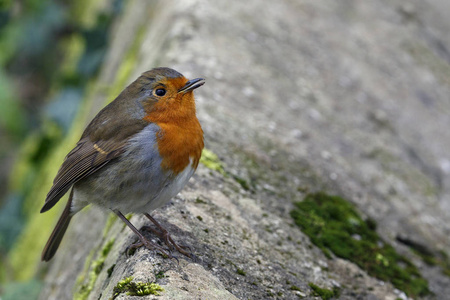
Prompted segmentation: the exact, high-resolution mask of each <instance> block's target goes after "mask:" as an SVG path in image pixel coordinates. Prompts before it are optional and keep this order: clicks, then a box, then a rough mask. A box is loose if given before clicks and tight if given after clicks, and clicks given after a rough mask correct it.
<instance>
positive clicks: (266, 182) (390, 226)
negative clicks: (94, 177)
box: [41, 0, 450, 299]
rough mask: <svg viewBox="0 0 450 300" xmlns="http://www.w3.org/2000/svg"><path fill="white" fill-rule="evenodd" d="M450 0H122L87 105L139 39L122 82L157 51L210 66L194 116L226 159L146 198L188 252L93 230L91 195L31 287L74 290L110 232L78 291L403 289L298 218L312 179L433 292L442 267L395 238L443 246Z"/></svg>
mask: <svg viewBox="0 0 450 300" xmlns="http://www.w3.org/2000/svg"><path fill="white" fill-rule="evenodd" d="M163 3H164V5H162V4H163ZM449 8H450V7H449V4H448V1H444V0H441V1H438V0H427V1H419V0H415V1H408V2H407V3H405V2H404V1H397V0H394V1H385V0H384V1H356V0H354V1H350V0H346V1H332V0H328V1H316V0H305V1H290V0H281V1H256V0H250V1H226V2H225V1H221V2H217V1H216V2H212V1H201V0H191V1H182V3H180V2H175V1H153V2H150V1H144V0H135V1H129V2H128V4H127V8H126V9H125V11H124V15H123V16H122V18H121V19H120V20H118V21H117V24H116V26H115V30H114V32H113V37H112V42H111V47H110V52H109V54H108V56H107V60H106V61H105V66H104V68H103V71H102V72H101V74H100V76H99V78H98V82H97V86H96V88H95V89H94V90H95V91H94V93H93V96H92V99H93V100H94V105H93V112H92V114H95V111H96V110H98V109H99V108H100V107H101V106H102V105H103V103H104V101H106V99H105V97H106V95H105V93H104V91H103V90H102V87H104V86H105V85H108V83H111V82H116V81H117V78H118V77H120V76H123V74H124V73H123V72H125V71H124V68H125V67H123V64H124V63H125V62H124V60H125V58H126V56H127V53H129V52H130V51H132V50H133V49H132V45H133V41H134V40H136V39H137V38H139V39H140V40H139V43H138V44H137V50H136V51H135V55H134V56H133V57H132V60H128V61H127V62H126V63H127V68H128V69H126V68H125V69H126V70H128V71H127V72H128V73H127V76H126V82H123V83H122V86H121V87H120V89H121V88H122V87H123V86H124V85H125V84H127V83H128V82H131V81H132V80H134V78H135V77H137V76H138V75H139V74H140V73H142V72H143V71H145V70H147V69H150V68H152V67H155V66H170V67H172V68H175V69H177V70H179V71H180V72H182V73H183V74H184V75H185V76H187V77H192V76H196V77H200V76H201V77H204V78H206V80H207V83H206V84H205V86H204V87H202V88H201V89H199V90H198V92H196V98H197V103H198V116H199V119H200V121H201V123H202V125H203V129H204V131H205V138H206V147H207V148H208V149H210V150H212V151H213V152H214V153H216V154H217V155H218V157H219V158H220V160H221V162H222V164H223V166H224V169H225V171H226V173H227V174H228V175H227V176H224V175H223V174H221V173H220V172H218V171H214V170H210V169H208V168H206V167H205V166H204V165H200V167H199V170H198V172H197V173H196V175H195V176H194V178H193V179H192V180H191V182H190V184H189V186H188V187H187V188H185V189H184V190H183V191H182V192H181V193H180V195H179V196H177V197H176V198H175V199H174V201H173V202H172V203H171V204H170V205H168V206H166V207H164V208H162V209H158V210H157V211H155V212H154V213H153V215H154V216H155V218H157V219H158V220H160V221H161V222H162V224H163V225H165V226H167V228H168V229H169V231H170V232H171V233H172V234H173V237H174V238H175V239H176V240H180V241H183V243H184V244H186V245H189V246H190V247H191V249H192V252H193V253H194V254H195V255H196V256H197V257H198V260H197V261H196V262H195V261H192V260H190V259H185V258H184V257H179V263H177V262H176V261H175V260H167V259H162V258H161V257H160V256H157V255H155V254H154V253H151V252H150V251H147V250H144V249H140V250H138V251H137V252H136V253H135V254H134V255H133V256H130V257H126V255H125V254H124V251H125V249H126V247H127V246H128V245H129V244H130V243H131V242H133V241H134V240H135V238H134V236H133V234H132V233H131V231H129V230H128V229H127V228H124V227H123V225H122V224H121V223H120V222H119V221H116V222H114V224H113V225H112V227H111V228H110V229H109V230H108V232H107V233H106V234H104V235H102V230H103V224H105V222H106V219H107V215H106V214H105V213H102V212H100V211H99V210H97V209H95V208H93V209H90V210H88V211H86V212H82V213H80V214H79V215H77V216H76V217H75V218H74V219H73V224H71V227H70V228H69V234H68V236H67V237H66V239H65V241H64V243H63V245H62V248H61V249H60V252H59V253H58V254H57V256H56V257H55V259H54V261H53V262H52V263H51V264H50V265H49V271H48V275H47V284H46V287H45V289H44V290H43V292H42V294H41V299H71V297H72V296H71V295H72V294H73V292H77V291H78V290H79V288H80V282H83V280H82V279H83V278H82V277H80V274H89V270H92V261H95V260H96V259H97V258H98V257H99V256H98V255H99V253H100V251H99V250H100V249H102V247H104V245H105V243H106V242H107V241H108V240H110V239H111V238H115V242H114V244H113V247H112V249H111V252H110V253H109V254H108V255H107V257H106V259H105V262H104V266H103V268H102V270H101V271H100V272H99V274H98V277H97V278H96V280H95V282H94V283H93V286H92V290H91V292H90V293H89V296H88V298H87V299H110V298H111V297H112V295H113V288H114V286H115V285H116V284H117V282H118V281H119V280H121V279H123V278H125V277H128V276H134V277H135V280H139V281H155V280H156V282H157V283H158V284H160V285H161V286H162V287H163V288H164V292H162V293H161V296H147V297H148V298H149V299H152V298H158V299H160V298H161V299H165V298H167V299H174V298H175V299H186V298H190V299H234V298H239V299H266V298H279V299H281V298H284V299H298V298H299V297H306V298H308V299H313V298H314V296H313V292H312V290H311V289H310V288H309V286H308V283H310V282H312V283H314V284H316V285H318V286H320V287H323V288H333V287H334V286H337V287H340V288H341V296H340V299H396V298H399V297H400V298H402V297H405V295H404V294H402V292H401V291H398V290H396V289H395V288H393V287H392V285H391V284H390V283H387V282H380V281H379V280H377V279H375V278H372V277H370V276H368V275H367V273H366V272H364V271H363V270H361V269H360V268H358V267H357V266H355V265H354V264H352V263H350V262H348V261H344V260H340V259H337V258H333V259H327V258H326V257H325V256H324V255H323V253H322V252H321V251H320V250H319V249H317V248H316V247H314V246H313V245H312V244H311V243H310V241H309V239H308V238H307V237H306V236H305V235H304V234H303V233H302V232H301V231H300V230H299V229H298V228H297V227H296V226H294V225H293V221H292V220H291V218H290V216H289V211H290V210H291V209H292V203H293V202H294V201H299V200H301V199H302V198H303V196H304V194H305V193H306V192H310V191H326V192H328V193H331V194H338V195H342V196H344V197H346V198H347V199H350V200H351V201H352V202H353V203H354V204H355V205H356V206H357V207H358V209H359V210H360V211H361V212H362V213H363V214H364V215H366V216H368V217H371V218H373V219H374V220H375V221H376V222H377V223H378V232H379V234H380V235H382V236H383V238H384V239H385V240H386V241H388V242H389V243H391V244H392V245H394V246H395V247H396V249H397V251H399V252H400V253H402V254H403V255H405V256H407V257H408V258H409V259H411V260H412V261H413V262H414V263H415V264H416V265H417V266H418V267H419V269H420V271H421V272H422V274H423V276H424V277H425V278H427V279H428V280H429V284H430V289H431V291H432V292H433V293H434V295H432V296H429V297H428V298H436V299H444V298H445V297H446V295H448V294H450V278H449V277H447V276H445V275H443V273H442V270H441V269H440V268H439V267H436V266H433V267H432V266H428V265H427V264H425V263H424V262H423V261H422V260H421V259H420V257H418V256H417V255H416V254H414V253H413V252H412V251H411V250H410V249H409V248H407V247H406V246H405V245H403V244H401V243H399V242H397V240H396V238H397V237H398V236H406V237H408V238H409V239H411V240H414V241H416V242H417V243H420V244H422V245H426V246H427V247H429V249H431V251H433V253H438V252H439V251H447V252H448V250H449V246H450V238H449V236H450V235H449V233H450V232H449V231H450V230H449V229H450V228H449V222H448V220H449V206H450V200H449V194H450V177H449V173H450V155H449V153H448V149H449V148H450V131H449V130H448V128H450V117H449V115H450V101H449V95H450V90H449V87H450V80H449V78H450V65H449V64H450V50H449V49H450V48H449V47H450V21H449V19H448V17H447V15H446V12H448V9H449ZM123 41H126V43H124V42H123ZM113 66H114V67H113ZM120 72H122V73H120ZM120 89H119V90H120ZM235 178H238V179H239V180H240V182H241V184H240V183H239V182H238V181H239V180H235ZM242 183H245V184H246V185H248V186H249V189H248V190H247V189H245V188H244V187H246V186H245V184H242ZM131 221H132V222H133V223H135V224H136V225H137V226H138V227H139V226H142V225H144V224H145V223H146V221H145V219H144V218H142V217H141V216H133V217H132V219H131ZM90 222H91V223H90ZM89 223H90V224H95V226H94V225H89ZM102 236H103V237H102ZM92 249H94V250H92ZM89 253H91V254H92V257H91V259H90V258H89ZM113 265H115V267H114V268H113V269H112V270H111V268H112V266H113ZM84 266H85V271H83V267H84ZM108 269H110V270H111V272H110V274H109V275H108V272H107V270H108ZM86 270H87V271H86ZM161 272H162V273H161ZM156 274H164V277H162V278H157V276H156ZM87 277H89V275H85V277H84V278H85V281H86V278H87ZM77 278H81V279H80V280H79V282H78V283H76V281H77ZM292 286H296V287H298V289H299V290H295V289H292ZM116 299H137V298H136V297H135V296H126V295H123V294H121V295H120V296H119V297H117V298H116Z"/></svg>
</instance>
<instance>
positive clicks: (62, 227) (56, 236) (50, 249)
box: [41, 189, 73, 261]
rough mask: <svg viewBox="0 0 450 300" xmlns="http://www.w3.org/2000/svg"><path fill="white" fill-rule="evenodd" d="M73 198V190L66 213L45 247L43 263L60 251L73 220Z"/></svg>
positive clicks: (62, 215) (64, 212)
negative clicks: (71, 208) (59, 248)
mask: <svg viewBox="0 0 450 300" xmlns="http://www.w3.org/2000/svg"><path fill="white" fill-rule="evenodd" d="M72 196H73V189H72V191H71V192H70V196H69V201H67V205H66V207H65V208H64V211H63V213H62V214H61V217H59V220H58V223H56V226H55V229H53V232H52V234H51V235H50V238H49V239H48V241H47V244H46V245H45V247H44V251H42V256H41V260H42V261H49V260H50V259H51V258H52V257H53V256H54V255H55V253H56V250H58V247H59V244H60V243H61V241H62V239H63V237H64V233H66V230H67V227H68V226H69V223H70V220H71V219H72V214H71V213H70V207H71V206H72Z"/></svg>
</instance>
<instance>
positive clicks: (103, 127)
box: [41, 68, 205, 261]
mask: <svg viewBox="0 0 450 300" xmlns="http://www.w3.org/2000/svg"><path fill="white" fill-rule="evenodd" d="M204 83H205V80H204V79H202V78H197V79H193V80H188V79H186V78H185V77H184V76H183V75H181V74H180V73H178V72H177V71H175V70H173V69H169V68H155V69H153V70H150V71H147V72H145V73H143V74H142V75H141V76H140V77H139V78H138V79H136V81H134V82H133V83H131V84H130V85H129V86H128V87H127V88H125V90H123V91H122V93H120V95H119V96H118V97H117V98H116V99H115V100H114V101H113V102H111V103H110V104H109V105H107V106H106V107H105V108H103V109H102V110H101V111H100V112H99V113H98V114H97V116H96V117H95V118H94V119H93V120H92V121H91V122H90V124H89V125H88V126H87V127H86V129H85V130H84V132H83V135H82V136H81V139H80V141H79V142H78V143H77V144H76V146H75V148H73V150H72V151H70V152H69V154H68V155H67V156H66V158H65V159H64V162H63V164H62V165H61V167H60V169H59V171H58V173H57V174H56V177H55V179H54V181H53V186H52V188H51V189H50V192H49V193H48V194H47V198H46V199H45V204H44V206H43V207H42V209H41V213H43V212H46V211H47V210H49V209H50V208H52V207H53V206H54V205H55V204H56V203H57V202H58V200H59V199H61V197H62V196H63V195H64V194H65V193H66V192H67V191H68V190H69V189H71V191H70V196H69V200H68V202H67V205H66V207H65V209H64V211H63V213H62V215H61V217H60V218H59V221H58V223H57V224H56V227H55V229H54V230H53V232H52V234H51V236H50V238H49V240H48V242H47V244H46V245H45V248H44V251H43V252H42V260H43V261H49V260H50V259H51V258H52V257H53V255H54V254H55V253H56V250H57V249H58V246H59V244H60V243H61V240H62V238H63V236H64V233H65V231H66V229H67V227H68V226H69V222H70V220H71V219H72V217H73V216H74V215H75V214H76V213H77V212H79V211H80V210H81V209H82V208H84V207H85V206H87V205H88V204H91V203H92V204H95V205H98V206H100V207H103V208H107V209H111V210H112V211H113V212H114V213H116V214H117V216H119V218H120V219H122V220H123V221H124V222H125V223H126V224H127V225H128V227H130V229H131V230H133V231H134V232H135V233H136V235H137V236H138V238H139V240H140V242H139V243H138V244H136V245H134V246H142V245H143V246H145V247H146V248H148V249H151V250H157V251H159V252H160V253H161V254H163V255H166V256H168V257H172V256H171V254H170V250H169V252H167V251H166V250H165V249H163V248H162V247H161V246H159V245H157V244H155V243H153V242H151V241H150V240H148V239H146V238H145V237H144V236H143V235H142V234H141V232H140V231H139V230H138V229H136V227H134V226H133V225H132V224H131V223H130V222H129V221H128V220H127V218H125V216H124V213H125V214H126V213H144V215H145V216H146V217H147V218H149V219H150V221H152V222H153V223H154V224H155V225H156V227H157V228H158V230H154V229H152V231H156V233H158V235H159V236H160V237H161V238H162V239H163V240H164V242H165V243H166V244H167V245H168V246H169V249H171V250H173V249H174V248H175V249H177V250H178V251H179V252H180V253H182V254H184V255H187V256H190V253H188V252H187V251H186V250H184V249H183V248H184V247H181V246H179V245H178V244H177V243H175V242H174V241H173V239H172V238H171V236H170V234H169V233H168V232H167V230H165V229H164V228H163V227H162V226H161V225H159V223H158V222H157V221H156V220H155V219H153V217H151V216H150V215H149V212H151V211H152V210H154V209H156V208H158V207H160V206H162V205H163V204H165V203H167V202H168V201H169V200H170V199H171V198H172V197H174V196H175V195H176V194H178V192H179V191H180V190H181V189H182V188H183V187H184V186H185V185H186V183H187V182H188V180H189V178H190V177H191V176H192V175H193V174H194V172H195V170H196V168H197V166H198V163H199V160H200V156H201V153H202V149H203V131H202V128H201V126H200V123H199V121H198V119H197V117H196V113H195V99H194V93H193V91H194V90H195V89H196V88H198V87H200V86H202V85H203V84H204Z"/></svg>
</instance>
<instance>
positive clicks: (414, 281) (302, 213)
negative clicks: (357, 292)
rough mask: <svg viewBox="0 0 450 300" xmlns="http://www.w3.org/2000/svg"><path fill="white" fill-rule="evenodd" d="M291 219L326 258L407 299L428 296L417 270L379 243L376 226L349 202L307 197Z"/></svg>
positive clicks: (380, 241) (382, 243) (393, 250)
mask: <svg viewBox="0 0 450 300" xmlns="http://www.w3.org/2000/svg"><path fill="white" fill-rule="evenodd" d="M291 216H292V217H293V218H294V220H295V223H296V224H297V225H298V226H299V227H300V228H301V229H302V230H303V232H304V233H305V234H307V235H308V236H309V237H310V239H311V241H312V242H313V243H314V244H315V245H316V246H317V247H319V248H320V249H322V251H323V252H324V253H325V255H326V256H327V257H331V253H330V251H331V252H333V253H334V254H335V255H336V256H338V257H341V258H344V259H347V260H349V261H351V262H353V263H355V264H357V265H358V266H359V267H361V268H362V269H364V270H366V271H367V272H368V273H369V274H370V275H371V276H374V277H376V278H379V279H381V280H385V281H390V282H391V283H392V284H393V285H394V286H395V287H396V288H398V289H400V290H402V291H404V292H405V293H407V294H408V295H409V296H412V297H415V296H424V295H427V294H429V293H430V291H429V289H428V282H427V281H426V280H425V279H424V278H422V277H421V275H420V273H419V271H418V270H417V268H416V267H415V266H414V265H413V264H412V263H411V262H410V261H409V260H408V259H407V258H405V257H403V256H401V255H400V254H398V253H397V252H396V251H395V249H394V248H393V247H392V246H390V245H389V244H387V243H385V242H384V241H382V240H381V238H380V237H379V236H378V234H377V233H376V231H375V227H376V224H375V223H374V222H373V221H371V220H369V221H364V220H363V219H362V218H361V217H360V215H359V214H358V212H357V211H356V209H355V208H354V206H353V205H352V204H351V203H349V202H348V201H346V200H344V199H342V198H340V197H337V196H329V195H327V194H324V193H316V194H309V195H307V196H306V198H305V199H304V201H302V202H297V203H295V209H294V210H293V211H292V212H291Z"/></svg>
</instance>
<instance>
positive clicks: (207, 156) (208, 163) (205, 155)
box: [200, 148, 226, 175]
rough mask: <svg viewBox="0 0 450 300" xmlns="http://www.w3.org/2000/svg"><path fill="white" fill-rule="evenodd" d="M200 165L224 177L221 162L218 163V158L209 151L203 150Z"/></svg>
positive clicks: (224, 173)
mask: <svg viewBox="0 0 450 300" xmlns="http://www.w3.org/2000/svg"><path fill="white" fill-rule="evenodd" d="M200 163H202V164H203V165H204V166H205V167H207V168H208V169H211V170H214V171H217V172H219V173H220V174H222V175H226V172H225V169H224V168H223V165H222V162H221V161H220V159H219V157H218V156H217V155H216V154H215V153H214V152H212V151H211V150H208V149H206V148H204V149H203V151H202V157H201V158H200Z"/></svg>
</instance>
